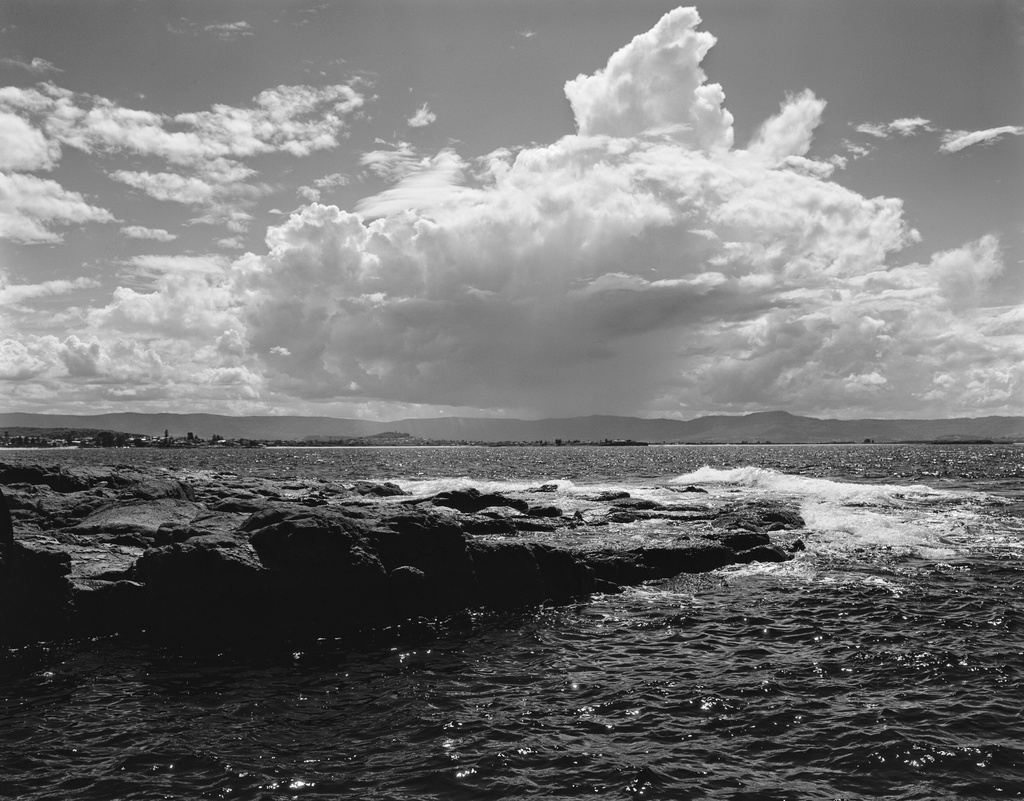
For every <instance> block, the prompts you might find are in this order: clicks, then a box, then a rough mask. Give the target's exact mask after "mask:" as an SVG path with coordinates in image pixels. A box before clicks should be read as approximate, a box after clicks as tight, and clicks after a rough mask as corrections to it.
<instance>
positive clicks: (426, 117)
mask: <svg viewBox="0 0 1024 801" xmlns="http://www.w3.org/2000/svg"><path fill="white" fill-rule="evenodd" d="M436 121H437V115H436V114H435V113H434V112H432V111H431V110H430V109H429V108H427V104H426V103H424V104H423V105H422V106H420V107H419V108H418V109H417V110H416V113H415V114H413V115H412V116H411V117H409V119H407V120H406V121H405V122H406V125H408V126H409V127H410V128H424V127H426V126H427V125H430V124H431V123H432V122H436Z"/></svg>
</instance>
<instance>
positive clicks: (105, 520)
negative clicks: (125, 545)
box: [69, 497, 206, 541]
mask: <svg viewBox="0 0 1024 801" xmlns="http://www.w3.org/2000/svg"><path fill="white" fill-rule="evenodd" d="M205 512H206V510H205V509H204V508H203V507H202V506H200V505H198V504H196V503H193V502H192V501H187V500H183V499H179V498H167V497H164V498H158V499H155V500H133V501H124V502H115V503H112V504H109V505H106V506H104V507H103V508H101V509H99V510H98V511H96V512H93V513H92V514H90V515H88V516H87V517H86V518H85V519H84V520H82V521H81V522H79V523H77V524H76V525H74V526H73V527H72V528H71V529H69V530H70V532H71V533H73V534H79V535H82V536H91V537H97V538H101V539H106V540H108V541H113V540H114V539H116V538H118V537H119V536H123V535H126V534H128V535H136V537H138V538H143V539H147V540H149V541H153V540H154V538H155V537H156V536H157V532H158V531H159V529H160V527H161V526H162V525H166V524H175V523H176V524H182V525H187V524H189V523H191V522H192V521H193V520H195V519H196V518H197V517H199V516H200V515H201V514H204V513H205Z"/></svg>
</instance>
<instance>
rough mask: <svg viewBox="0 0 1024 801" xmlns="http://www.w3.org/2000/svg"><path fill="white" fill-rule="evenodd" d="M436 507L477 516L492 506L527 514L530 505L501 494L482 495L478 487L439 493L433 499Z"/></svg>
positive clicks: (489, 493)
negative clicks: (508, 508) (445, 507)
mask: <svg viewBox="0 0 1024 801" xmlns="http://www.w3.org/2000/svg"><path fill="white" fill-rule="evenodd" d="M432 502H433V504H434V505H435V506H447V507H448V508H450V509H456V510H458V511H460V512H466V513H467V514H476V513H477V512H480V511H481V510H483V509H486V508H488V507H490V506H508V507H510V508H512V509H516V510H518V511H520V512H522V513H523V514H526V513H527V511H528V510H529V508H530V505H529V504H528V503H527V502H526V501H524V500H521V499H519V498H509V497H507V496H505V495H502V494H501V493H500V492H488V493H482V492H480V490H478V489H477V488H476V487H470V488H469V489H464V490H449V491H447V492H439V493H438V494H437V495H435V496H434V497H433V499H432Z"/></svg>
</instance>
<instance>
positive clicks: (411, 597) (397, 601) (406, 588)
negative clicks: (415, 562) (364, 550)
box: [388, 565, 429, 619]
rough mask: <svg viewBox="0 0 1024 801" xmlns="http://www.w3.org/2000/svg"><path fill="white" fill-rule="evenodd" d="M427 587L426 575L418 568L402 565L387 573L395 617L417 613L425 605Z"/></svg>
mask: <svg viewBox="0 0 1024 801" xmlns="http://www.w3.org/2000/svg"><path fill="white" fill-rule="evenodd" d="M428 588H429V584H428V582H427V576H426V574H425V573H424V572H423V571H422V570H420V569H419V568H416V567H412V566H410V565H402V566H401V567H396V568H395V569H394V570H392V571H391V572H390V573H388V590H389V592H390V594H391V600H392V603H393V605H394V606H393V609H394V615H395V617H396V618H399V619H400V618H403V617H410V616H414V615H417V614H419V613H420V612H421V610H422V609H423V607H424V605H425V600H424V599H425V597H426V594H427V592H428Z"/></svg>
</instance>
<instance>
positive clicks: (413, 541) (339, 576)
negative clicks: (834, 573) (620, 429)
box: [0, 465, 803, 642]
mask: <svg viewBox="0 0 1024 801" xmlns="http://www.w3.org/2000/svg"><path fill="white" fill-rule="evenodd" d="M0 476H2V477H4V478H5V479H6V480H7V481H9V483H8V484H6V486H5V489H6V497H4V495H2V494H0V609H2V610H3V612H4V614H3V617H2V619H0V642H17V641H21V640H25V639H38V638H50V637H59V636H66V635H75V636H89V635H96V634H107V633H114V632H137V631H141V630H146V631H147V632H149V633H151V634H154V635H160V636H170V637H177V638H187V639H196V638H199V637H215V638H222V637H225V636H242V637H260V636H272V637H282V636H306V635H324V636H327V635H332V634H339V633H345V632H350V631H353V630H356V629H363V628H367V627H376V626H384V625H390V624H392V623H396V622H400V621H402V620H405V619H408V618H413V617H421V616H427V617H437V616H445V615H450V614H453V613H456V612H459V611H461V610H465V609H473V608H479V607H486V608H491V609H497V610H510V609H516V608H520V607H526V606H532V605H537V604H548V603H553V604H559V603H566V602H570V601H572V600H573V599H579V598H585V597H586V596H588V595H589V594H591V593H593V592H595V591H601V592H612V591H618V590H619V589H621V588H622V587H624V586H627V585H633V584H638V583H641V582H645V581H654V580H659V579H665V578H668V577H671V576H675V575H677V574H679V573H685V572H702V571H708V570H713V569H715V568H718V567H721V566H724V565H728V564H733V563H743V562H749V561H779V560H783V559H788V558H792V549H795V548H796V544H794V543H792V542H790V543H789V544H788V546H786V543H785V542H783V541H774V540H773V538H772V535H770V534H769V532H773V533H774V534H775V535H778V534H784V533H785V532H788V531H792V530H798V529H800V528H801V527H802V525H803V521H802V520H801V519H800V518H799V515H798V514H797V512H796V511H795V510H794V509H791V508H788V507H785V506H782V505H778V504H748V505H737V504H732V505H727V506H722V505H721V504H719V505H717V506H716V505H714V504H711V503H704V504H698V505H693V504H690V505H682V504H669V503H658V502H655V501H651V500H648V499H644V498H632V497H629V495H628V494H627V493H622V492H608V493H602V494H600V495H596V496H591V497H589V498H583V497H581V498H580V499H579V500H578V502H573V501H570V502H569V504H568V508H562V507H563V505H564V504H563V505H559V506H556V505H554V504H551V503H535V502H533V500H531V498H533V499H536V495H535V494H533V495H531V493H538V492H549V493H550V492H554V491H555V489H556V488H555V485H546V486H545V487H540V488H535V489H533V490H525V491H523V493H521V494H517V493H511V494H501V493H494V492H488V493H485V492H480V491H479V490H477V489H475V488H468V489H463V490H455V491H450V492H443V493H438V494H437V495H434V496H430V497H414V498H410V497H408V493H406V492H405V491H404V490H403V489H402V488H401V487H399V486H397V485H395V484H392V483H383V484H381V483H375V482H368V481H367V482H357V483H356V484H355V485H352V486H340V485H338V486H335V485H328V484H327V483H326V482H289V483H276V484H275V483H273V482H268V481H263V480H260V479H242V478H239V477H237V476H229V475H222V476H217V477H209V476H207V477H204V479H203V481H201V482H197V483H196V484H195V485H193V484H190V483H189V482H186V481H183V480H182V479H181V478H178V477H172V476H168V475H148V474H145V473H142V472H140V471H136V470H133V469H117V468H110V469H108V470H106V471H104V470H102V469H97V468H92V469H89V470H82V471H74V470H65V469H61V468H40V467H10V466H5V465H0ZM560 504H561V502H560ZM633 525H643V526H647V527H653V528H650V530H651V531H654V532H658V533H657V536H654V535H649V536H648V538H647V539H648V541H647V542H645V544H644V545H642V546H640V547H637V545H636V541H635V539H633V538H631V537H623V536H622V535H621V532H622V531H624V530H625V529H622V526H633ZM780 542H781V543H782V544H780ZM801 547H802V544H801Z"/></svg>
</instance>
